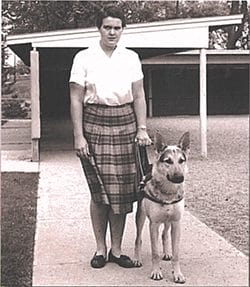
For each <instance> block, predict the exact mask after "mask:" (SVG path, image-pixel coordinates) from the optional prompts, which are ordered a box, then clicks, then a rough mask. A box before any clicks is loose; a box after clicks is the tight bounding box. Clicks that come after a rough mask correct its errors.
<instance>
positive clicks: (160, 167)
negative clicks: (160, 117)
mask: <svg viewBox="0 0 250 287" xmlns="http://www.w3.org/2000/svg"><path fill="white" fill-rule="evenodd" d="M154 146H155V150H156V153H157V155H156V161H155V164H154V167H153V169H154V176H158V177H160V178H164V179H167V181H169V182H171V183H174V184H181V183H183V182H184V180H185V175H186V173H187V159H188V155H189V152H190V134H189V132H186V133H184V134H183V135H182V137H181V138H180V140H179V142H178V144H176V145H166V144H165V143H164V139H163V137H162V135H161V134H160V133H159V132H156V133H155V136H154Z"/></svg>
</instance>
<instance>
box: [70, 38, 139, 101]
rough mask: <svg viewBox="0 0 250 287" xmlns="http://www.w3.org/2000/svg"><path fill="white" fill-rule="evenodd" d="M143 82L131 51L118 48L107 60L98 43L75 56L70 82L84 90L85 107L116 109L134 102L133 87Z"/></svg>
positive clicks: (135, 58) (137, 63)
mask: <svg viewBox="0 0 250 287" xmlns="http://www.w3.org/2000/svg"><path fill="white" fill-rule="evenodd" d="M142 78H143V73H142V68H141V62H140V59H139V57H138V55H137V54H136V53H135V52H134V51H132V50H129V49H127V48H125V47H122V46H117V47H116V49H115V50H114V52H113V54H112V56H111V57H108V56H107V55H106V54H105V53H104V51H103V50H102V48H101V46H100V44H99V43H98V44H97V45H96V46H92V47H89V48H88V49H86V50H82V51H80V52H78V53H77V54H76V56H75V57H74V60H73V65H72V69H71V74H70V80H69V81H70V82H75V83H77V84H79V85H81V86H83V87H84V88H85V89H86V93H85V97H84V103H85V104H86V103H92V104H103V105H109V106H116V105H123V104H126V103H131V102H133V95H132V83H133V82H136V81H138V80H141V79H142Z"/></svg>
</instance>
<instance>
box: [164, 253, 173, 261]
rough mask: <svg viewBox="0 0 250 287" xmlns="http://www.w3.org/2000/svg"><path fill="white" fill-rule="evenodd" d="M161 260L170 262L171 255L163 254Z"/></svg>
mask: <svg viewBox="0 0 250 287" xmlns="http://www.w3.org/2000/svg"><path fill="white" fill-rule="evenodd" d="M162 260H164V261H170V260H172V255H170V254H164V255H163V257H162Z"/></svg>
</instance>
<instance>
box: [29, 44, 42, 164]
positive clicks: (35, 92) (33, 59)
mask: <svg viewBox="0 0 250 287" xmlns="http://www.w3.org/2000/svg"><path fill="white" fill-rule="evenodd" d="M30 70H31V83H30V89H31V150H32V161H35V162H37V161H39V158H40V156H39V142H40V138H41V123H40V83H39V52H38V51H36V48H34V49H33V51H31V52H30Z"/></svg>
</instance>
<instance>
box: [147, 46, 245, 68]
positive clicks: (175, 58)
mask: <svg viewBox="0 0 250 287" xmlns="http://www.w3.org/2000/svg"><path fill="white" fill-rule="evenodd" d="M206 55H207V64H216V65H218V64H250V57H249V55H250V52H249V50H207V51H206ZM199 63H200V51H199V50H192V51H184V52H176V53H174V54H171V55H170V54H163V55H158V56H155V57H150V58H146V59H142V64H143V65H150V66H152V65H180V64H182V65H189V64H199Z"/></svg>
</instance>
